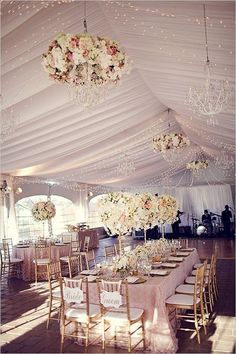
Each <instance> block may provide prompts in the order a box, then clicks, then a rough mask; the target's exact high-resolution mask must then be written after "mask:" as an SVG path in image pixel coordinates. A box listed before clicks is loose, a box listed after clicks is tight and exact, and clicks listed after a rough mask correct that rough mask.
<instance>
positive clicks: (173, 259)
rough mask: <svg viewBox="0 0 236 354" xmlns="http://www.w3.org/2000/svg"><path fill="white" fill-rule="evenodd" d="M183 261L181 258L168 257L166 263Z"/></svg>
mask: <svg viewBox="0 0 236 354" xmlns="http://www.w3.org/2000/svg"><path fill="white" fill-rule="evenodd" d="M183 260H184V258H183V257H169V258H168V261H170V262H182V261H183Z"/></svg>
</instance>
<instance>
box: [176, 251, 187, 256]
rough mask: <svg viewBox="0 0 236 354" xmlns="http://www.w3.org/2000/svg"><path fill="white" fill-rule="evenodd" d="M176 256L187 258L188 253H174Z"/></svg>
mask: <svg viewBox="0 0 236 354" xmlns="http://www.w3.org/2000/svg"><path fill="white" fill-rule="evenodd" d="M176 256H177V257H179V256H184V257H187V256H189V253H188V252H177V253H176Z"/></svg>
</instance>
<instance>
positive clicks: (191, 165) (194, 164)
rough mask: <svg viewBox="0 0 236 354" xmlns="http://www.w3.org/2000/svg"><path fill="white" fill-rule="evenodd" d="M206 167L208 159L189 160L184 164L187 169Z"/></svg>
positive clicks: (193, 169)
mask: <svg viewBox="0 0 236 354" xmlns="http://www.w3.org/2000/svg"><path fill="white" fill-rule="evenodd" d="M207 167H208V161H207V160H196V161H191V162H188V163H187V164H186V168H187V170H192V171H197V170H202V169H205V168H207Z"/></svg>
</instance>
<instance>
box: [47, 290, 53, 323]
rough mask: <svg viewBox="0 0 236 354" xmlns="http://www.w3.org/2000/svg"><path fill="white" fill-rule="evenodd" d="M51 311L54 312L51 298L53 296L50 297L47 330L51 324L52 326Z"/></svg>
mask: <svg viewBox="0 0 236 354" xmlns="http://www.w3.org/2000/svg"><path fill="white" fill-rule="evenodd" d="M51 311H52V298H51V296H50V299H49V308H48V320H47V329H48V328H49V324H50V319H51Z"/></svg>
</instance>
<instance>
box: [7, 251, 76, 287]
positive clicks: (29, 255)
mask: <svg viewBox="0 0 236 354" xmlns="http://www.w3.org/2000/svg"><path fill="white" fill-rule="evenodd" d="M45 252H46V251H45ZM69 252H70V245H69V244H68V245H60V246H59V245H57V246H56V245H55V246H51V259H52V261H59V260H60V257H63V256H68V255H69ZM42 256H44V257H45V258H46V257H47V255H46V253H45V255H42ZM12 257H15V258H21V259H23V265H22V276H21V277H22V279H23V280H25V281H31V280H34V263H33V259H34V258H35V248H34V246H30V247H17V246H14V247H13V250H12Z"/></svg>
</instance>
